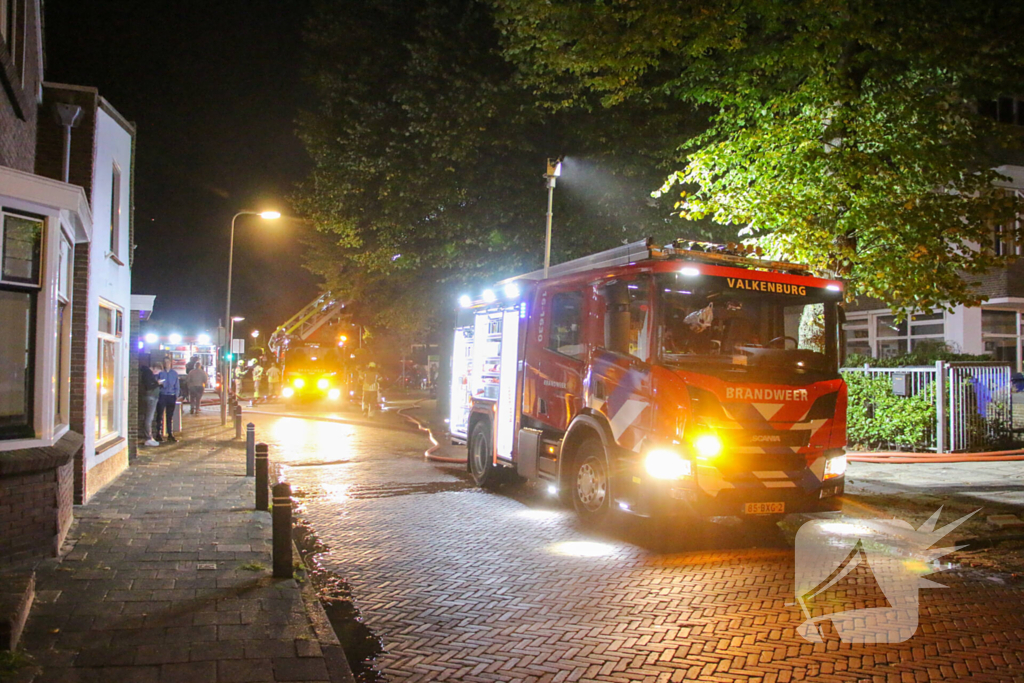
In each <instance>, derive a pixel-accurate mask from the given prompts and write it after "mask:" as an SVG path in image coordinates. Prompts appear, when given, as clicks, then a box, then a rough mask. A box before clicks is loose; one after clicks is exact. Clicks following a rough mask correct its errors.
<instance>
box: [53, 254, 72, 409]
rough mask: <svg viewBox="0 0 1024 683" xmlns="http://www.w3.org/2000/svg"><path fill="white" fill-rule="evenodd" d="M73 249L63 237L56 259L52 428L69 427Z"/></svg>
mask: <svg viewBox="0 0 1024 683" xmlns="http://www.w3.org/2000/svg"><path fill="white" fill-rule="evenodd" d="M73 253H74V247H72V246H71V243H70V242H69V241H68V240H67V238H66V237H64V236H63V235H62V236H61V240H60V248H59V253H58V257H57V301H56V304H57V326H56V331H57V343H56V344H55V345H54V359H53V360H54V363H53V367H54V372H55V373H56V374H55V381H54V387H53V388H54V394H53V425H54V426H55V427H59V426H61V425H66V424H68V423H69V421H70V420H69V409H70V403H71V397H70V386H71V377H70V367H71V354H70V352H69V351H70V344H69V343H68V342H70V340H71V279H72V266H73V261H74V259H73V258H72V255H73Z"/></svg>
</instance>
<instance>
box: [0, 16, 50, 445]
mask: <svg viewBox="0 0 1024 683" xmlns="http://www.w3.org/2000/svg"><path fill="white" fill-rule="evenodd" d="M4 10H5V12H6V7H5V8H4ZM44 225H45V221H44V220H43V218H41V217H39V216H32V215H29V214H21V213H16V212H13V211H9V210H7V209H3V210H0V439H24V438H32V437H34V436H35V422H34V415H33V407H34V405H35V336H36V335H35V332H36V321H35V318H36V301H37V300H38V296H39V295H38V291H39V268H40V265H39V264H40V250H41V247H42V242H43V239H42V238H43V226H44Z"/></svg>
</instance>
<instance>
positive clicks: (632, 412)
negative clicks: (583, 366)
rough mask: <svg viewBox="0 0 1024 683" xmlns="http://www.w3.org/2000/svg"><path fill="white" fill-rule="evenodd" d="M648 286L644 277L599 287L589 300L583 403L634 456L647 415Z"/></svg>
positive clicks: (645, 429)
mask: <svg viewBox="0 0 1024 683" xmlns="http://www.w3.org/2000/svg"><path fill="white" fill-rule="evenodd" d="M651 287H652V280H651V278H650V277H648V276H645V275H640V276H634V277H625V278H618V279H616V280H612V281H610V282H606V283H601V284H600V285H599V286H597V287H595V290H594V296H593V298H592V299H591V302H590V303H591V308H592V311H591V316H590V317H589V325H590V327H589V329H588V336H590V337H591V339H594V340H596V341H597V343H595V345H594V349H593V351H592V355H591V370H590V376H589V384H588V387H587V395H586V403H587V406H588V407H589V408H590V409H591V410H593V411H594V412H595V413H599V414H601V415H603V416H604V417H605V419H606V420H607V421H608V425H609V426H610V428H611V432H612V436H613V438H614V439H615V442H616V443H617V444H618V445H619V446H620V447H622V448H623V449H625V450H627V451H633V452H639V451H640V448H641V446H642V444H643V441H644V439H645V438H646V437H647V435H648V434H649V433H650V429H651V424H652V413H653V397H652V389H651V386H652V381H651V364H650V359H651V358H652V354H653V352H654V349H653V338H654V329H655V327H654V316H653V308H652V306H651V301H652V298H653V297H652V291H651Z"/></svg>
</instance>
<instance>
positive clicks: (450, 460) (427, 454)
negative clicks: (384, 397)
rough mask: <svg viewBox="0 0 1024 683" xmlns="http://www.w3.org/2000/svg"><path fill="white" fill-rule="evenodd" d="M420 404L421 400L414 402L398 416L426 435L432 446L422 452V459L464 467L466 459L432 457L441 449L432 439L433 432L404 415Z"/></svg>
mask: <svg viewBox="0 0 1024 683" xmlns="http://www.w3.org/2000/svg"><path fill="white" fill-rule="evenodd" d="M420 403H422V399H421V400H419V401H416V402H415V403H413V404H412V405H411V406H409V407H407V408H402V409H401V410H399V411H398V414H399V415H401V416H402V417H404V418H405V419H406V420H409V421H410V422H412V423H413V424H415V425H416V427H417V429H419V430H420V431H421V432H426V433H427V438H428V439H430V443H431V444H432V445H431V446H430V448H428V449H427V450H425V451H424V452H423V457H424V458H426V459H427V460H432V461H434V462H448V463H454V464H456V465H464V464H465V463H466V458H448V457H445V456H443V455H434V451H436V450H437V449H439V448H440V447H441V444H440V443H439V442H438V440H437V439H436V438H435V437H434V432H433V430H432V429H431V428H430V427H428V426H426V425H425V424H423V423H422V422H420V420H418V419H416V418H415V417H413V416H412V415H406V414H405V411H407V410H414V409H416V408H419V407H420Z"/></svg>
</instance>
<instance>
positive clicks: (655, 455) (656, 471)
mask: <svg viewBox="0 0 1024 683" xmlns="http://www.w3.org/2000/svg"><path fill="white" fill-rule="evenodd" d="M644 469H646V470H647V474H649V475H651V476H652V477H654V478H655V479H680V478H682V477H688V476H690V475H691V474H693V465H692V464H691V463H690V461H689V460H687V459H686V458H684V457H683V456H681V455H679V454H678V453H676V452H675V451H670V450H668V449H666V448H656V449H654V450H653V451H651V452H649V453H648V454H647V457H646V458H644Z"/></svg>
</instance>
